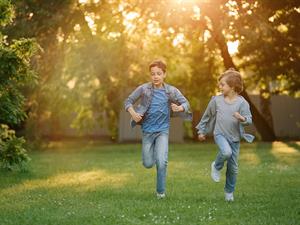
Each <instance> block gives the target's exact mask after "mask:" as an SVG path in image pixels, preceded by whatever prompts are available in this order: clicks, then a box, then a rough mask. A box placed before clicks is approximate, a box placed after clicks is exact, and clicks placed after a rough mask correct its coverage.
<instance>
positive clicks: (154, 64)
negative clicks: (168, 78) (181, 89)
mask: <svg viewBox="0 0 300 225" xmlns="http://www.w3.org/2000/svg"><path fill="white" fill-rule="evenodd" d="M152 67H158V68H160V69H161V70H162V71H164V73H165V72H166V70H167V65H166V64H165V63H164V62H163V61H161V60H154V61H153V62H152V63H150V65H149V71H151V68H152Z"/></svg>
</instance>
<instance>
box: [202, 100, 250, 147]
mask: <svg viewBox="0 0 300 225" xmlns="http://www.w3.org/2000/svg"><path fill="white" fill-rule="evenodd" d="M235 112H239V113H240V114H241V115H242V116H243V117H245V119H246V121H245V122H240V121H238V120H237V119H236V118H235V117H234V116H233V114H234V113H235ZM251 123H252V115H251V112H250V107H249V104H248V102H247V101H246V100H245V99H244V98H243V97H242V96H238V98H237V99H236V100H235V101H234V102H233V103H227V102H226V101H225V99H224V95H218V96H215V97H213V98H212V99H211V101H210V102H209V104H208V106H207V109H206V110H205V112H204V114H203V116H202V118H201V121H200V122H199V124H198V125H197V127H196V128H197V129H198V133H202V134H207V133H210V132H212V131H213V134H214V135H217V134H222V135H224V136H225V137H227V138H229V139H230V140H232V141H240V139H241V137H243V138H245V139H246V140H247V141H249V142H251V141H252V140H253V136H252V135H249V134H245V132H244V129H243V126H245V125H249V124H251Z"/></svg>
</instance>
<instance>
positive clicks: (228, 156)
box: [222, 151, 232, 159]
mask: <svg viewBox="0 0 300 225" xmlns="http://www.w3.org/2000/svg"><path fill="white" fill-rule="evenodd" d="M222 155H223V157H224V158H226V159H229V158H230V157H231V155H232V152H231V151H224V152H223V153H222Z"/></svg>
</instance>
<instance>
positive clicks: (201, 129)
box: [196, 97, 216, 136]
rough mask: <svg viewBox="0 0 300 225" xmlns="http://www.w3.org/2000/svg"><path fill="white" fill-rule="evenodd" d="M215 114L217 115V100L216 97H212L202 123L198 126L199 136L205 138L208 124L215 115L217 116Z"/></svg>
mask: <svg viewBox="0 0 300 225" xmlns="http://www.w3.org/2000/svg"><path fill="white" fill-rule="evenodd" d="M215 113H216V100H215V98H214V97H212V99H211V100H210V102H209V103H208V106H207V108H206V110H205V112H204V114H203V116H202V118H201V120H200V122H199V123H198V125H197V126H196V129H197V130H198V135H199V136H200V135H203V136H205V135H206V134H207V124H208V122H209V120H210V119H211V117H213V115H215Z"/></svg>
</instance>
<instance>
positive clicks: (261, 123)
mask: <svg viewBox="0 0 300 225" xmlns="http://www.w3.org/2000/svg"><path fill="white" fill-rule="evenodd" d="M210 19H211V21H212V25H213V31H212V32H213V34H212V35H213V37H214V39H215V41H216V43H217V45H218V47H219V49H220V50H221V55H222V58H223V63H224V66H225V68H226V69H228V68H230V67H232V68H235V69H236V66H235V65H234V63H233V60H232V57H231V56H230V54H229V52H228V48H227V44H226V40H225V37H224V35H223V34H222V31H221V29H220V27H219V26H218V24H219V22H217V21H216V20H215V19H216V18H214V17H210ZM241 95H242V96H243V97H244V98H245V99H246V100H247V102H248V103H249V104H250V109H251V112H252V116H253V122H254V125H255V127H256V129H257V131H258V132H259V134H260V135H261V139H262V140H263V141H274V140H276V135H275V132H274V130H273V128H272V127H270V126H269V124H268V122H267V121H266V119H265V118H264V117H263V115H261V113H260V112H259V111H258V109H257V107H256V106H255V105H254V104H253V103H252V101H251V99H250V98H249V95H248V94H247V92H246V91H245V89H244V90H243V92H242V93H241Z"/></svg>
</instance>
